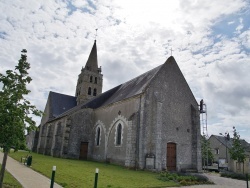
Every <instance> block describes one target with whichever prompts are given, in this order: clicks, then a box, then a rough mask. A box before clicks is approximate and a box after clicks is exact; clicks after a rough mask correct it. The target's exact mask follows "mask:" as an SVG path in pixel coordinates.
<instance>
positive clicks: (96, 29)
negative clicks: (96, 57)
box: [95, 28, 98, 40]
mask: <svg viewBox="0 0 250 188" xmlns="http://www.w3.org/2000/svg"><path fill="white" fill-rule="evenodd" d="M97 30H98V28H96V29H95V40H96V37H97Z"/></svg>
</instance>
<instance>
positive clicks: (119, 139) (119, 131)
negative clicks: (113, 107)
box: [116, 123, 122, 146]
mask: <svg viewBox="0 0 250 188" xmlns="http://www.w3.org/2000/svg"><path fill="white" fill-rule="evenodd" d="M116 133H117V134H116V145H117V146H119V145H121V143H122V125H121V124H120V123H119V125H118V126H117V129H116Z"/></svg>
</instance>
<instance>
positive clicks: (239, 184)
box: [180, 173, 250, 188]
mask: <svg viewBox="0 0 250 188" xmlns="http://www.w3.org/2000/svg"><path fill="white" fill-rule="evenodd" d="M204 175H205V176H207V177H208V178H209V179H210V181H212V182H214V184H213V185H192V186H186V187H180V188H228V187H229V188H230V187H231V188H246V187H247V183H246V181H243V180H236V179H231V178H224V177H220V175H219V174H214V173H210V174H204ZM248 184H249V186H250V182H249V183H248Z"/></svg>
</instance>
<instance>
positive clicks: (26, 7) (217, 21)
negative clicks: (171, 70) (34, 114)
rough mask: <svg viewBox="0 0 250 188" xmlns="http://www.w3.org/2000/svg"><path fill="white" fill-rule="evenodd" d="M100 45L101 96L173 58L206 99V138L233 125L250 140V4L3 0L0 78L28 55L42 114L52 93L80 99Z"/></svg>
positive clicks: (232, 0)
mask: <svg viewBox="0 0 250 188" xmlns="http://www.w3.org/2000/svg"><path fill="white" fill-rule="evenodd" d="M96 29H98V30H97V35H96ZM95 39H96V40H97V50H98V63H99V66H101V67H102V73H103V75H104V78H103V79H104V80H103V91H107V90H109V89H111V88H113V87H115V86H117V85H119V84H121V83H124V82H126V81H128V80H130V79H132V78H134V77H136V76H139V75H140V74H142V73H144V72H146V71H149V70H151V69H153V68H154V67H156V66H158V65H160V64H163V63H164V62H165V61H166V59H167V58H168V57H169V56H171V53H172V55H173V56H174V58H175V60H176V62H177V63H178V65H179V67H180V69H181V71H182V73H183V75H184V76H185V78H186V80H187V82H188V84H189V86H190V88H191V90H192V91H193V93H194V96H195V98H196V100H197V102H198V103H199V101H200V100H201V99H204V102H205V104H206V106H207V128H208V134H209V135H211V134H215V135H219V133H222V134H223V135H224V133H226V132H229V133H230V134H231V135H232V131H233V126H235V127H236V129H237V131H238V132H239V134H240V136H241V138H242V139H245V140H247V141H248V142H250V84H249V82H250V74H249V71H250V1H249V0H220V1H218V0H164V1H163V0H154V1H152V0H136V1H135V0H126V1H125V0H61V1H60V0H50V1H44V0H36V1H29V0H13V1H10V0H0V49H1V51H0V72H1V73H4V72H5V71H6V70H8V69H14V67H15V65H16V64H17V62H18V60H19V59H20V55H21V50H22V49H27V51H28V53H27V55H28V62H29V63H30V64H31V69H30V76H31V77H32V79H33V80H32V82H31V84H29V86H28V88H29V89H30V90H31V93H30V94H29V95H28V97H27V98H28V99H29V100H30V101H31V102H32V103H33V104H35V105H36V106H37V108H38V109H40V110H44V108H45V104H46V101H47V97H48V93H49V91H54V92H59V93H63V94H67V95H72V96H74V95H75V88H76V82H77V78H78V74H80V71H81V68H82V66H85V63H86V61H87V58H88V56H89V53H90V50H91V48H92V46H93V43H94V40H95ZM171 49H172V50H171ZM203 116H205V114H203ZM35 120H36V121H37V123H38V125H39V123H40V118H35ZM202 128H203V126H201V129H202ZM202 132H203V131H202Z"/></svg>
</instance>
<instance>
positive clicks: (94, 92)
mask: <svg viewBox="0 0 250 188" xmlns="http://www.w3.org/2000/svg"><path fill="white" fill-rule="evenodd" d="M93 95H94V96H96V88H95V89H94V91H93Z"/></svg>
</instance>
